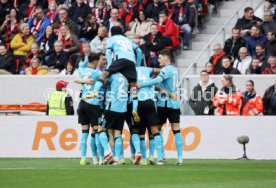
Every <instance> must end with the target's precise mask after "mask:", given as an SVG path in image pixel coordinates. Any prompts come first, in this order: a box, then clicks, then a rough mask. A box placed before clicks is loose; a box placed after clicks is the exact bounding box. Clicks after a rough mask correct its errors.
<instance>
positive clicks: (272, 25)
mask: <svg viewBox="0 0 276 188" xmlns="http://www.w3.org/2000/svg"><path fill="white" fill-rule="evenodd" d="M273 30H276V21H275V20H274V19H273V13H272V12H271V11H265V12H264V23H263V25H262V32H263V34H264V35H265V36H267V33H268V31H273Z"/></svg>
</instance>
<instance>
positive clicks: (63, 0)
mask: <svg viewBox="0 0 276 188" xmlns="http://www.w3.org/2000/svg"><path fill="white" fill-rule="evenodd" d="M55 1H56V3H57V5H58V6H59V5H62V6H63V7H65V8H69V7H71V6H72V4H73V3H76V0H55Z"/></svg>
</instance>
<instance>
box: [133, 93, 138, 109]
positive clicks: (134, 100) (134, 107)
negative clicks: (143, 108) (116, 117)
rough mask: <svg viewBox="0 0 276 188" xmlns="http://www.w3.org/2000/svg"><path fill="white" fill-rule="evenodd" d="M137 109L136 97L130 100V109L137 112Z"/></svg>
mask: <svg viewBox="0 0 276 188" xmlns="http://www.w3.org/2000/svg"><path fill="white" fill-rule="evenodd" d="M137 109H138V99H137V97H136V98H135V99H133V102H132V111H133V112H137Z"/></svg>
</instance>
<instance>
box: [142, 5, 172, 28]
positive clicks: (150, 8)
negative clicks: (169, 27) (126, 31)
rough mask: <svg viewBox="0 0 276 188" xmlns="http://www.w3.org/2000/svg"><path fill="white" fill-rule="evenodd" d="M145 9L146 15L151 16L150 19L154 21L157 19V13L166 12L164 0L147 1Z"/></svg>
mask: <svg viewBox="0 0 276 188" xmlns="http://www.w3.org/2000/svg"><path fill="white" fill-rule="evenodd" d="M145 11H146V14H147V17H148V18H151V19H152V21H154V22H156V23H157V22H158V20H159V13H160V12H161V11H166V12H168V10H167V7H166V6H165V4H164V2H162V1H161V0H153V1H152V2H149V3H148V4H147V7H146V9H145Z"/></svg>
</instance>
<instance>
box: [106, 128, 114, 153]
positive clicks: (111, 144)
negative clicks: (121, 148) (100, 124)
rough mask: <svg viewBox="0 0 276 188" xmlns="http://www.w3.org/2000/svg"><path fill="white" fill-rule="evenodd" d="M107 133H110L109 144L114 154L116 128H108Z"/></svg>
mask: <svg viewBox="0 0 276 188" xmlns="http://www.w3.org/2000/svg"><path fill="white" fill-rule="evenodd" d="M107 134H108V139H109V146H110V148H111V151H112V153H113V155H114V153H115V141H114V139H115V137H114V129H108V130H107Z"/></svg>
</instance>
